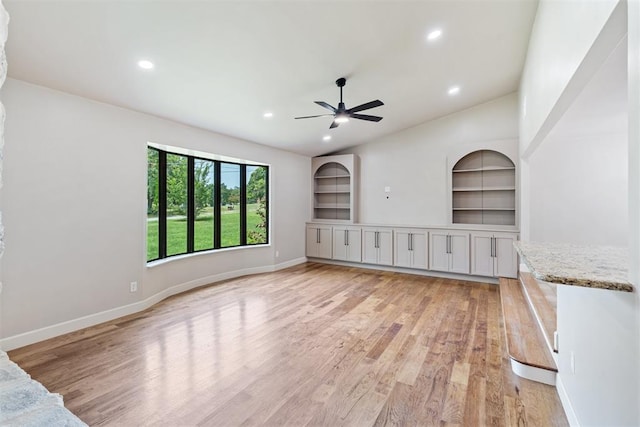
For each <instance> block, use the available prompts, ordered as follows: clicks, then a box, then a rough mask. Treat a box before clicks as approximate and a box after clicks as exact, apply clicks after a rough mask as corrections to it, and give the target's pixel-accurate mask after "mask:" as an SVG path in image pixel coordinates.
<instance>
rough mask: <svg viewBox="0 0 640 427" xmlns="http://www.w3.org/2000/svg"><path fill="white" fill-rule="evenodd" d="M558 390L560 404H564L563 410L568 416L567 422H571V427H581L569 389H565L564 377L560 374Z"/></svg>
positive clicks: (557, 382) (557, 380)
mask: <svg viewBox="0 0 640 427" xmlns="http://www.w3.org/2000/svg"><path fill="white" fill-rule="evenodd" d="M556 390H558V396H559V397H560V403H562V409H564V414H565V415H566V416H567V421H569V425H570V426H571V427H580V423H579V422H578V417H577V416H576V413H575V411H574V410H573V406H572V405H571V400H570V399H569V395H568V394H567V389H565V388H564V384H563V382H562V376H560V374H558V376H557V378H556Z"/></svg>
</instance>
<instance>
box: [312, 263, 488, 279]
mask: <svg viewBox="0 0 640 427" xmlns="http://www.w3.org/2000/svg"><path fill="white" fill-rule="evenodd" d="M308 261H310V262H317V263H320V264H331V265H341V266H343V267H356V268H364V269H367V270H380V271H391V272H394V273H406V274H415V275H417V276H427V277H439V278H442V279H454V280H464V281H467V282H479V283H491V284H494V285H497V284H498V279H497V278H495V277H484V276H472V275H470V274H461V273H445V272H440V271H433V270H422V269H417V268H405V267H395V266H393V265H381V264H365V263H361V262H349V261H339V260H335V259H326V258H308Z"/></svg>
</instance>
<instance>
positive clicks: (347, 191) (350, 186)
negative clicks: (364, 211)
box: [313, 154, 355, 222]
mask: <svg viewBox="0 0 640 427" xmlns="http://www.w3.org/2000/svg"><path fill="white" fill-rule="evenodd" d="M313 169H314V171H315V172H314V174H313V181H314V186H313V193H314V194H313V196H314V201H313V219H318V220H337V221H346V222H354V220H355V212H354V211H355V209H354V199H355V194H354V189H355V188H354V184H355V182H354V180H355V162H354V156H353V155H352V154H347V155H338V156H327V157H316V158H314V159H313Z"/></svg>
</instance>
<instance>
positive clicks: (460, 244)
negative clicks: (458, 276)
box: [449, 232, 469, 274]
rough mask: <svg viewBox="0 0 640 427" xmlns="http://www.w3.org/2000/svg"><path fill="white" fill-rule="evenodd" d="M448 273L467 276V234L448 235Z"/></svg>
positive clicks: (452, 233)
mask: <svg viewBox="0 0 640 427" xmlns="http://www.w3.org/2000/svg"><path fill="white" fill-rule="evenodd" d="M449 255H450V257H449V271H451V272H452V273H462V274H469V233H455V232H451V233H449Z"/></svg>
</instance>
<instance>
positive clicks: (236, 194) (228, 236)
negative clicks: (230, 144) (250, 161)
mask: <svg viewBox="0 0 640 427" xmlns="http://www.w3.org/2000/svg"><path fill="white" fill-rule="evenodd" d="M220 201H221V203H222V204H221V206H220V246H221V247H223V248H226V247H228V246H238V245H239V244H240V165H234V164H230V163H220Z"/></svg>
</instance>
